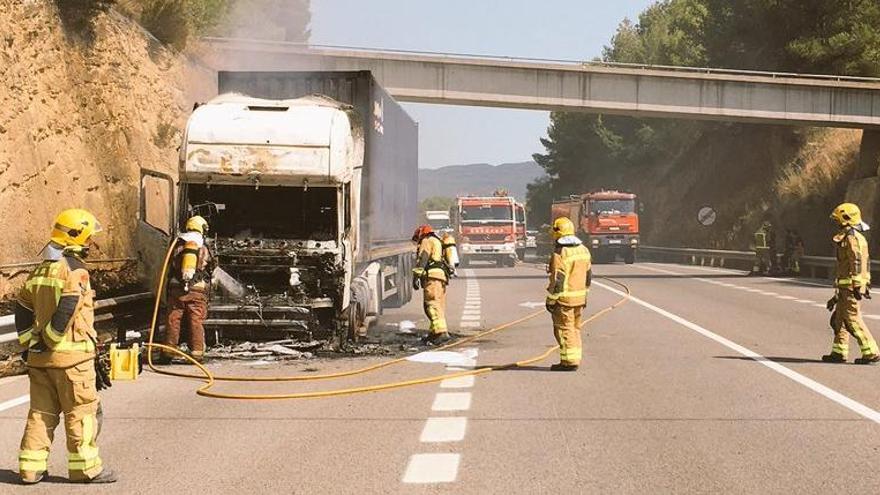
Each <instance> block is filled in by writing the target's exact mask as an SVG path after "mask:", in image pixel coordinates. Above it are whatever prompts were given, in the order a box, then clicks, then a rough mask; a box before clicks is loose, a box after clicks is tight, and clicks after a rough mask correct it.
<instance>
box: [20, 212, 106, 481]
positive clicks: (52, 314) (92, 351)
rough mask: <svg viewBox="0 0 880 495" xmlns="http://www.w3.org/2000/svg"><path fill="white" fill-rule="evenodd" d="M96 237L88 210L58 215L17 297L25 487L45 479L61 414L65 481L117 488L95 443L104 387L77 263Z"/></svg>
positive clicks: (81, 266) (90, 304)
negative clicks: (23, 375) (25, 386)
mask: <svg viewBox="0 0 880 495" xmlns="http://www.w3.org/2000/svg"><path fill="white" fill-rule="evenodd" d="M100 231H101V225H100V224H99V223H98V221H97V220H96V219H95V216H94V215H92V214H91V213H89V212H88V211H85V210H81V209H70V210H64V211H62V212H61V213H60V214H59V215H58V216H57V217H56V218H55V223H54V225H53V227H52V233H51V237H50V241H49V244H47V245H46V247H45V248H44V249H43V253H42V259H43V261H42V262H41V263H40V264H39V265H38V266H37V267H36V268H35V269H34V271H33V272H32V273H31V274H30V276H28V278H27V281H26V282H25V285H24V287H23V288H22V289H21V291H20V292H19V293H18V297H17V300H16V305H15V326H16V330H17V331H18V340H19V342H20V343H21V344H22V345H23V346H24V347H25V351H24V353H23V355H22V357H23V358H24V360H25V362H26V363H27V366H28V376H29V378H30V411H29V412H28V418H27V423H26V425H25V429H24V436H23V437H22V439H21V451H20V452H19V456H18V460H19V474H20V476H21V481H22V483H24V484H36V483H39V482H40V481H42V480H43V478H45V477H46V469H47V467H46V464H47V461H48V459H49V448H50V447H51V446H52V439H53V437H54V435H55V427H56V426H58V423H59V422H60V420H61V414H62V413H63V414H64V429H65V431H66V434H67V468H68V475H69V476H70V480H71V481H74V482H82V483H113V482H114V481H116V476H115V475H114V474H113V472H112V471H110V470H109V469H107V468H106V467H104V465H103V462H102V461H101V457H100V456H99V455H98V446H97V443H96V440H97V437H98V433H99V432H100V425H101V409H100V405H99V404H100V399H99V397H98V383H97V382H98V381H99V380H101V383H102V384H103V383H107V384H109V380H107V381H103V380H104V379H105V378H106V377H105V376H104V374H103V370H102V369H96V366H95V359H96V351H97V349H96V347H97V346H96V344H97V334H96V333H95V327H94V320H95V314H94V302H95V293H94V291H92V287H91V284H90V281H89V272H88V271H87V270H86V264H85V262H84V261H83V260H84V259H85V258H86V256H87V255H88V244H89V240H90V238H91V237H92V235H93V234H96V233H98V232H100Z"/></svg>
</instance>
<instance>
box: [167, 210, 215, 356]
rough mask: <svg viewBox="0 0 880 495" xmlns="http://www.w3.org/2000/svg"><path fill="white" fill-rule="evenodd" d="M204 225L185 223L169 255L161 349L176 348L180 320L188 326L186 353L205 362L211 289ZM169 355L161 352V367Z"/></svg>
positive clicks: (197, 220)
mask: <svg viewBox="0 0 880 495" xmlns="http://www.w3.org/2000/svg"><path fill="white" fill-rule="evenodd" d="M207 230H208V222H207V220H205V219H204V218H202V217H201V216H198V215H196V216H194V217H192V218H190V219H189V220H187V221H186V225H185V227H184V232H183V233H181V234H180V235H179V236H178V238H177V241H176V242H177V245H176V246H175V248H174V253H173V255H172V263H171V272H170V277H169V278H170V280H169V283H168V289H169V294H168V301H169V305H170V309H169V310H168V325H167V327H166V329H165V342H164V343H165V345H167V346H169V347H177V343H178V342H179V340H180V327H181V323H182V322H183V320H184V319H186V322H187V324H188V325H189V351H190V356H192V358H193V359H195V360H196V361H199V362H201V361H203V360H204V358H205V326H204V322H205V318H207V316H208V292H209V290H210V285H211V270H210V268H209V267H210V266H211V265H213V257H212V256H211V252H210V251H209V250H208V247H207V246H206V245H205V232H207ZM172 356H173V354H171V353H170V352H168V351H165V350H163V351H162V355H161V357H160V359H159V362H160V363H161V364H168V363H170V362H171V358H172Z"/></svg>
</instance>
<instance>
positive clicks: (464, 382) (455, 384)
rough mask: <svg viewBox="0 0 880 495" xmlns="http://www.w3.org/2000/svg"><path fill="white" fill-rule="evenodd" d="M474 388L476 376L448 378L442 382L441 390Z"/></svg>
mask: <svg viewBox="0 0 880 495" xmlns="http://www.w3.org/2000/svg"><path fill="white" fill-rule="evenodd" d="M473 386H474V375H465V376H457V377H455V378H447V379H445V380H443V381H442V382H440V388H471V387H473Z"/></svg>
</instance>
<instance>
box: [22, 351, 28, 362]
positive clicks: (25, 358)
mask: <svg viewBox="0 0 880 495" xmlns="http://www.w3.org/2000/svg"><path fill="white" fill-rule="evenodd" d="M27 360H28V349H25V350H23V351H21V362H22V363H25V364H27Z"/></svg>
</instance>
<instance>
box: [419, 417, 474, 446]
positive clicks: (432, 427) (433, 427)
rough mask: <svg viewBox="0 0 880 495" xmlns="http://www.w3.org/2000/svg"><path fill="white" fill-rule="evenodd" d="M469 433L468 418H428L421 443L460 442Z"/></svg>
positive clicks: (420, 438)
mask: <svg viewBox="0 0 880 495" xmlns="http://www.w3.org/2000/svg"><path fill="white" fill-rule="evenodd" d="M466 431H467V418H465V417H461V416H455V417H441V418H428V421H427V422H425V427H424V428H423V429H422V436H421V437H419V441H421V442H422V443H446V442H460V441H462V440H464V435H465V432H466Z"/></svg>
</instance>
